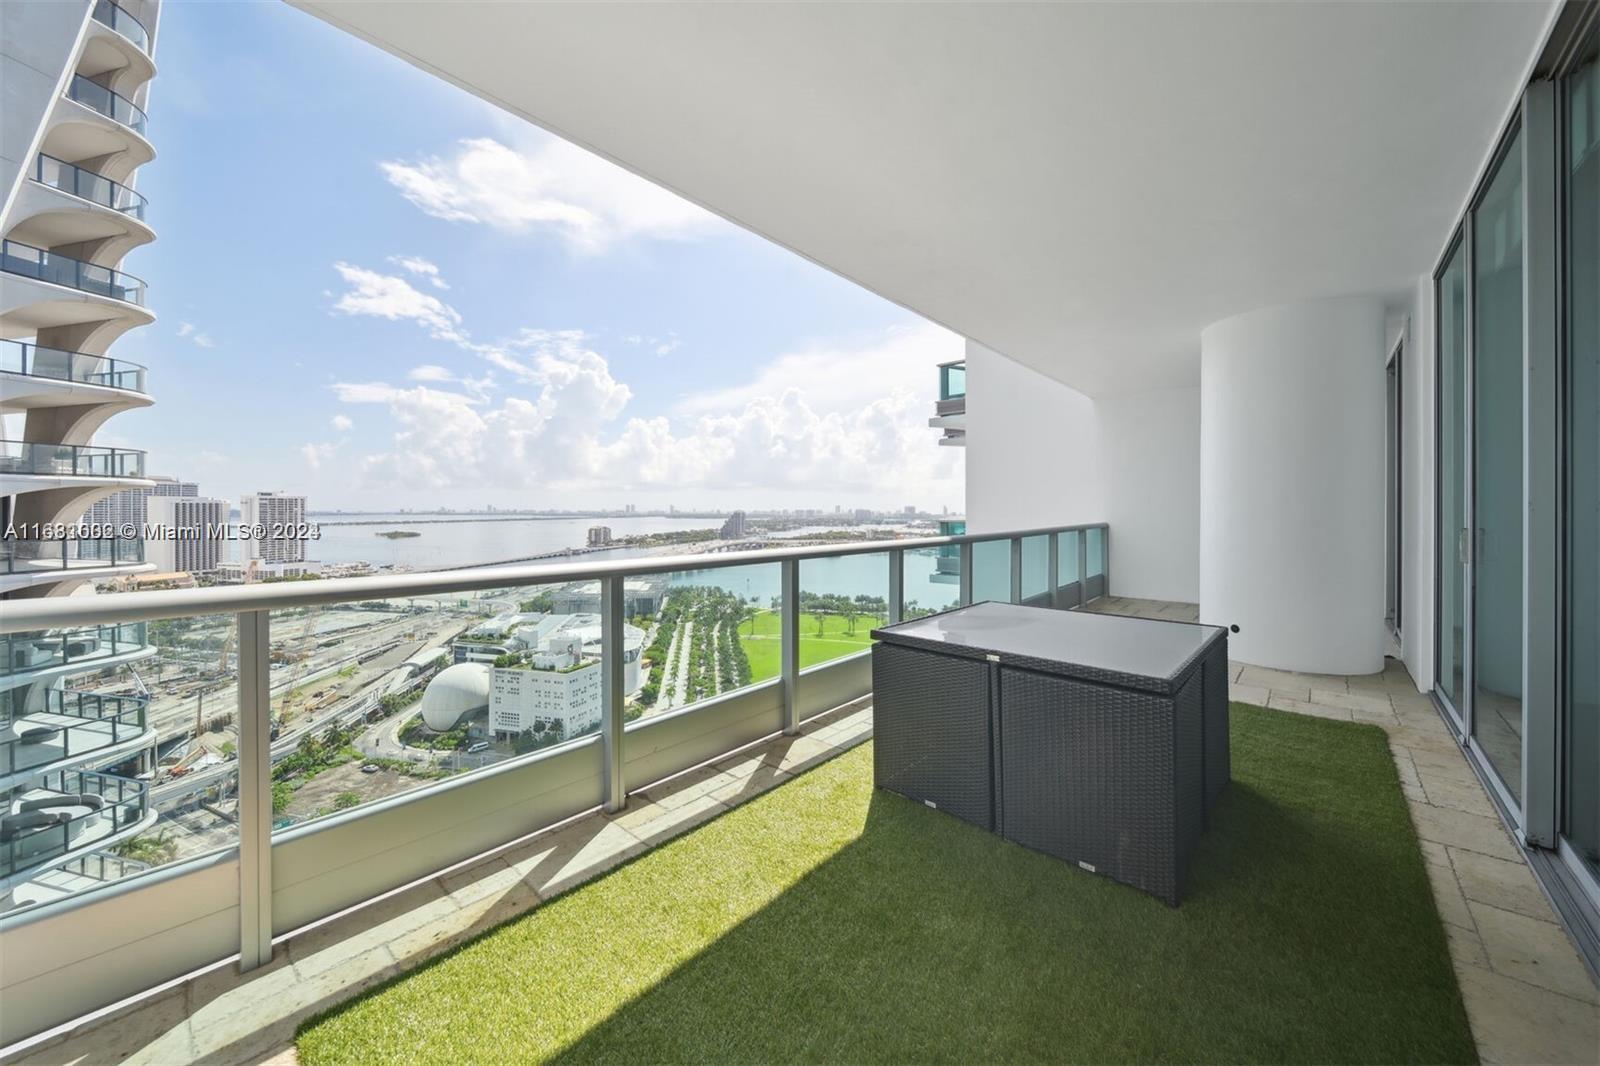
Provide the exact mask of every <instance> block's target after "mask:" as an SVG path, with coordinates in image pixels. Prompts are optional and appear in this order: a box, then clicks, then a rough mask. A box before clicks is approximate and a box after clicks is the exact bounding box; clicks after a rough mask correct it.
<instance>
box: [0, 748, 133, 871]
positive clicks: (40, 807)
mask: <svg viewBox="0 0 1600 1066" xmlns="http://www.w3.org/2000/svg"><path fill="white" fill-rule="evenodd" d="M154 820H155V814H154V812H153V811H151V810H150V788H149V786H148V785H146V784H145V783H144V782H142V781H134V780H131V779H129V778H125V777H115V776H113V775H111V774H99V773H93V772H91V771H88V770H57V771H55V772H52V773H47V774H45V775H44V776H43V777H41V778H40V780H39V782H38V784H37V785H36V786H34V787H32V788H29V789H26V790H23V791H20V792H17V793H14V794H13V797H12V799H11V802H10V805H9V809H8V810H6V812H5V813H3V814H0V885H4V886H9V885H12V884H15V883H16V882H17V881H19V880H23V879H24V876H25V875H26V874H28V873H31V872H32V871H35V870H41V869H45V868H47V867H49V866H50V865H52V864H53V863H54V862H55V861H57V860H59V859H63V858H67V857H70V856H72V855H74V854H77V853H79V852H82V851H87V850H90V849H94V848H104V847H109V846H110V845H112V844H114V843H116V842H117V841H119V840H125V839H127V838H128V837H130V836H132V835H134V834H135V833H137V832H140V831H141V830H143V829H144V828H146V827H147V826H148V825H149V824H150V823H151V822H153V821H154Z"/></svg>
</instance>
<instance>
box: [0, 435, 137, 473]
mask: <svg viewBox="0 0 1600 1066" xmlns="http://www.w3.org/2000/svg"><path fill="white" fill-rule="evenodd" d="M0 474H41V475H50V476H55V477H143V476H144V452H138V451H129V450H128V449H126V448H99V447H95V446H94V445H90V444H35V443H32V442H29V441H19V440H0Z"/></svg>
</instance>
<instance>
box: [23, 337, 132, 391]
mask: <svg viewBox="0 0 1600 1066" xmlns="http://www.w3.org/2000/svg"><path fill="white" fill-rule="evenodd" d="M146 373H147V370H146V368H145V367H142V366H140V365H139V364H138V363H130V362H127V361H126V360H123V359H111V358H108V357H106V356H103V355H87V354H85V353H83V352H69V351H66V350H64V349H61V348H44V347H40V346H39V345H37V344H27V343H25V342H23V341H0V374H26V375H27V376H28V377H33V378H48V379H50V380H52V381H70V382H74V383H76V384H79V385H99V386H101V387H103V388H107V389H125V390H127V391H128V392H140V393H142V392H147V391H149V390H148V389H146V387H145V375H146Z"/></svg>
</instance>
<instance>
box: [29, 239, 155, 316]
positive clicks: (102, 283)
mask: <svg viewBox="0 0 1600 1066" xmlns="http://www.w3.org/2000/svg"><path fill="white" fill-rule="evenodd" d="M0 270H4V271H6V272H7V273H9V274H17V275H20V276H22V277H25V278H33V279H34V280H35V281H47V282H50V283H51V284H54V285H65V286H67V287H68V288H72V289H77V290H79V291H80V292H87V293H92V294H94V295H96V296H105V297H108V298H110V299H113V300H121V301H123V302H124V303H131V304H135V305H137V306H139V307H143V306H144V299H145V285H144V282H143V281H141V280H139V279H138V278H136V277H134V276H132V275H131V274H124V273H123V272H122V271H120V270H113V269H111V268H110V267H103V266H96V265H95V264H93V263H85V262H84V261H83V260H81V259H73V258H71V257H70V256H65V255H61V254H59V253H56V252H48V251H45V250H44V249H43V248H35V247H34V246H33V245H31V244H22V243H21V242H19V241H12V240H7V241H5V242H3V243H0Z"/></svg>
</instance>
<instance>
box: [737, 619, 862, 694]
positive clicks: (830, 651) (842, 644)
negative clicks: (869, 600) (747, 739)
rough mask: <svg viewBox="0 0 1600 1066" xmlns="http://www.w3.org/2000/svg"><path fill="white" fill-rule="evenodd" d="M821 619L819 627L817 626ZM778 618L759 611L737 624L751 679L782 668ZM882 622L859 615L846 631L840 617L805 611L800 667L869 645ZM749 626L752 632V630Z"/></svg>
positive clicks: (756, 679)
mask: <svg viewBox="0 0 1600 1066" xmlns="http://www.w3.org/2000/svg"><path fill="white" fill-rule="evenodd" d="M819 621H820V622H821V625H822V630H821V632H818V630H817V625H818V622H819ZM779 624H780V622H779V618H778V612H777V611H762V612H761V613H760V614H758V615H756V616H755V618H754V619H753V620H752V621H751V622H746V623H745V624H744V625H742V626H740V627H739V642H740V643H741V644H743V645H744V651H745V654H746V655H747V656H749V658H750V680H751V681H752V682H754V681H765V680H766V679H767V678H769V677H777V676H778V674H779V672H780V670H781V669H782V659H783V654H782V648H781V646H780V645H779V642H778V627H779ZM883 624H884V620H883V618H882V617H879V616H874V615H862V616H861V617H859V618H857V619H856V631H855V632H854V633H848V632H846V629H847V626H846V625H845V620H844V619H843V618H839V617H836V616H834V615H821V616H818V615H814V614H807V615H802V616H801V622H800V668H801V669H805V668H806V667H808V666H815V665H816V664H817V663H825V662H827V661H828V660H829V659H837V658H838V657H839V656H841V655H853V654H854V653H856V652H858V651H864V650H866V649H867V648H869V647H871V646H872V637H871V633H872V631H873V630H874V629H875V628H877V627H878V626H881V625H883ZM752 626H753V627H754V633H752V632H751V629H752Z"/></svg>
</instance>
